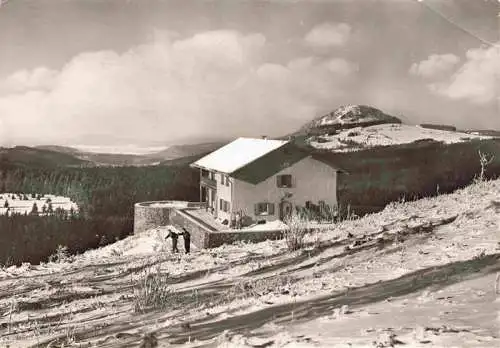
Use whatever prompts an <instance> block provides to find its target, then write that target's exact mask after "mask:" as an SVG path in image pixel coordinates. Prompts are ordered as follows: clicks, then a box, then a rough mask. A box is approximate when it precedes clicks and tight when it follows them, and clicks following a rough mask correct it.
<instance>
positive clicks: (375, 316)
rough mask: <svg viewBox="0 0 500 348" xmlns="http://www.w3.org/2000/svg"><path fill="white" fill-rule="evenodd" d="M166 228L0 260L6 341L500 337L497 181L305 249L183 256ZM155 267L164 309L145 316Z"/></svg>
mask: <svg viewBox="0 0 500 348" xmlns="http://www.w3.org/2000/svg"><path fill="white" fill-rule="evenodd" d="M166 233H167V231H166V229H164V228H161V229H154V230H150V231H147V232H145V233H143V234H140V235H135V236H131V237H128V238H127V239H125V240H122V241H119V242H117V243H115V244H112V245H109V246H106V247H104V248H101V249H97V250H92V251H88V252H86V253H84V254H82V255H79V256H76V257H74V258H69V259H67V260H66V261H64V259H63V262H60V263H48V264H41V265H29V264H24V265H23V266H21V267H7V268H3V269H1V270H0V289H1V291H0V315H1V319H0V337H1V338H0V346H7V345H9V346H10V347H30V346H32V347H35V346H37V347H45V346H48V345H49V344H50V345H51V346H53V347H55V346H62V345H65V346H75V347H76V346H81V347H83V346H91V347H139V345H140V344H141V342H143V343H144V342H146V341H149V342H156V345H155V344H153V345H150V346H149V347H154V346H158V347H167V346H170V345H176V346H180V347H245V348H250V347H259V346H260V347H374V346H375V347H389V346H391V344H392V345H394V344H395V343H397V342H398V341H400V342H403V343H404V344H405V346H406V347H498V346H500V335H499V332H500V321H499V320H498V317H497V316H498V313H499V310H500V302H499V301H498V300H497V294H496V292H495V291H496V290H495V282H496V272H499V271H500V244H499V242H500V180H496V181H490V182H480V183H477V184H474V185H471V186H469V187H466V188H465V189H462V190H459V191H457V192H455V193H453V194H449V195H441V196H438V197H433V198H426V199H422V200H419V201H415V202H409V203H394V204H391V205H389V206H387V207H386V209H384V210H383V211H381V212H379V213H376V214H372V215H368V216H366V217H363V218H361V219H358V220H352V221H344V222H342V223H339V224H337V225H335V226H334V227H332V228H331V229H330V230H324V231H320V232H315V233H313V234H311V235H309V236H308V237H307V240H306V241H307V245H306V248H305V249H304V250H301V251H298V252H289V251H288V250H287V248H286V243H285V242H284V241H266V242H263V243H258V244H236V245H229V246H228V245H225V246H221V247H219V248H216V249H211V250H193V251H192V253H191V254H189V255H185V254H175V255H173V254H171V253H170V247H171V245H170V239H169V240H168V241H165V240H164V237H165V236H166ZM180 249H181V251H182V246H181V247H180ZM152 276H153V277H155V276H156V277H159V278H161V279H162V282H163V283H162V284H164V285H163V288H164V289H167V291H168V293H167V294H168V296H166V297H164V299H163V301H164V302H163V303H164V305H165V308H163V309H157V310H152V311H149V312H146V313H142V312H138V313H137V312H135V311H134V307H135V303H136V299H137V297H136V296H137V293H138V291H139V289H140V288H141V284H144V282H145V279H150V277H152ZM142 347H146V345H143V346H142Z"/></svg>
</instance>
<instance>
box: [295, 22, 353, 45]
mask: <svg viewBox="0 0 500 348" xmlns="http://www.w3.org/2000/svg"><path fill="white" fill-rule="evenodd" d="M350 35H351V27H350V26H349V25H348V24H345V23H323V24H320V25H317V26H315V27H314V28H313V29H311V31H310V32H309V33H307V35H306V36H305V39H304V40H305V42H306V43H307V44H308V45H310V46H313V47H333V46H342V45H344V44H346V43H347V41H348V40H349V36H350Z"/></svg>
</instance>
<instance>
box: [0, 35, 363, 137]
mask: <svg viewBox="0 0 500 348" xmlns="http://www.w3.org/2000/svg"><path fill="white" fill-rule="evenodd" d="M265 46H266V39H265V37H264V36H263V35H261V34H249V35H244V34H241V33H239V32H235V31H225V30H221V31H212V32H204V33H199V34H197V35H194V36H193V37H189V38H184V39H175V40H174V39H172V37H171V36H169V35H164V36H162V37H158V38H156V39H155V41H154V42H152V43H148V44H145V45H142V46H138V47H134V48H132V49H130V50H129V51H127V52H125V53H123V54H117V53H116V52H113V51H100V52H91V53H83V54H80V55H78V56H76V57H74V58H73V59H72V60H71V61H70V62H69V63H68V64H66V65H65V66H64V67H63V68H62V69H61V70H59V71H52V70H49V69H46V68H42V67H40V68H37V69H34V70H32V71H21V72H16V73H15V74H13V75H12V76H9V77H8V78H7V79H6V80H4V81H2V82H0V119H1V122H0V125H1V126H2V127H3V132H0V133H1V134H2V138H3V139H0V145H1V144H2V143H3V144H6V143H19V142H31V143H33V142H35V143H40V142H45V143H48V142H57V143H74V142H80V143H81V142H82V139H83V140H84V139H85V136H86V135H92V136H94V137H95V136H110V137H115V136H116V137H120V138H129V139H140V140H144V141H146V140H155V141H157V140H165V141H167V140H175V139H178V138H186V137H189V136H199V135H202V134H205V135H206V134H213V135H217V136H220V135H223V134H226V133H228V132H230V133H228V135H229V136H234V135H236V134H251V133H254V134H255V133H256V132H263V131H265V130H267V129H268V128H269V129H270V130H271V132H272V130H275V132H280V131H282V130H284V129H287V130H289V129H288V127H289V125H290V122H294V121H295V122H298V123H301V122H302V121H303V120H308V119H310V118H311V117H313V116H315V114H316V112H317V110H318V109H320V108H322V107H323V108H324V107H328V106H332V105H335V102H334V101H335V98H336V97H338V96H339V95H341V94H342V92H341V91H342V88H341V87H340V86H341V84H342V81H343V78H344V77H346V76H348V75H349V74H351V73H352V72H354V71H355V66H354V65H353V64H352V63H350V62H348V61H345V60H343V59H339V58H333V57H330V58H329V59H317V58H301V59H296V60H293V61H291V62H289V63H285V64H275V63H273V64H271V63H266V62H265V61H263V59H262V56H263V52H264V50H265Z"/></svg>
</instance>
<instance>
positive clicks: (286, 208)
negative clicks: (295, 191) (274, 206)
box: [280, 201, 293, 221]
mask: <svg viewBox="0 0 500 348" xmlns="http://www.w3.org/2000/svg"><path fill="white" fill-rule="evenodd" d="M292 208H293V207H292V203H291V202H289V201H281V203H280V220H281V221H283V220H284V219H285V218H287V217H289V216H290V215H292Z"/></svg>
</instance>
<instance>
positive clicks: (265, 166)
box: [231, 142, 312, 185]
mask: <svg viewBox="0 0 500 348" xmlns="http://www.w3.org/2000/svg"><path fill="white" fill-rule="evenodd" d="M311 154H312V152H311V150H308V149H305V148H301V147H298V146H297V145H295V144H294V143H293V142H290V143H287V144H286V145H284V146H282V147H280V148H278V149H276V150H274V151H271V152H270V153H268V154H266V155H264V156H262V157H260V158H258V159H257V160H255V161H253V162H251V163H249V164H247V165H246V166H244V167H242V168H240V169H238V170H236V171H235V172H233V173H232V174H231V176H232V177H233V178H236V179H238V180H242V181H245V182H248V183H251V184H254V185H255V184H258V183H260V182H262V181H264V180H266V179H267V178H269V177H271V176H272V175H274V174H276V173H278V172H280V171H282V170H283V169H285V168H288V167H291V166H292V165H294V164H295V163H297V162H299V161H301V160H302V159H304V158H306V157H310V156H311Z"/></svg>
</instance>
